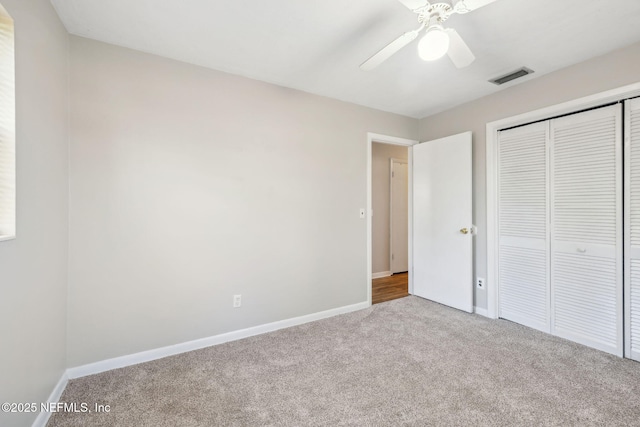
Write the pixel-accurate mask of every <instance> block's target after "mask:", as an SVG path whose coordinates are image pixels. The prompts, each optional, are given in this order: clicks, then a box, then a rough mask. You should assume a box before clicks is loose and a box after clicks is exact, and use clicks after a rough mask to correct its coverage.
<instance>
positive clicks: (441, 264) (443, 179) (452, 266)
mask: <svg viewBox="0 0 640 427" xmlns="http://www.w3.org/2000/svg"><path fill="white" fill-rule="evenodd" d="M471 147H472V145H471V132H465V133H462V134H458V135H454V136H450V137H447V138H441V139H437V140H434V141H428V142H424V143H421V144H418V145H415V146H414V147H413V179H412V182H413V273H414V275H413V294H414V295H417V296H420V297H423V298H426V299H429V300H432V301H435V302H438V303H441V304H444V305H448V306H450V307H453V308H457V309H459V310H463V311H466V312H469V313H471V312H473V269H472V262H473V252H472V251H473V249H472V244H473V235H472V233H471V230H472V229H473V225H472V157H471ZM464 231H466V234H463V232H464Z"/></svg>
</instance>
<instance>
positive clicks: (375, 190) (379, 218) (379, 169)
mask: <svg viewBox="0 0 640 427" xmlns="http://www.w3.org/2000/svg"><path fill="white" fill-rule="evenodd" d="M408 157H409V149H408V148H407V147H402V146H400V145H391V144H380V143H375V142H374V143H373V147H372V151H371V195H372V201H371V203H372V207H373V221H372V270H373V271H372V273H380V272H384V271H389V269H390V268H391V266H390V265H389V250H390V248H389V204H390V202H389V192H390V190H389V185H390V182H389V170H390V164H389V163H390V162H389V159H391V158H394V159H401V160H407V158H408ZM407 208H408V206H407Z"/></svg>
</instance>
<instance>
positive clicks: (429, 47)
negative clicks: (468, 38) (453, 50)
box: [418, 26, 449, 61]
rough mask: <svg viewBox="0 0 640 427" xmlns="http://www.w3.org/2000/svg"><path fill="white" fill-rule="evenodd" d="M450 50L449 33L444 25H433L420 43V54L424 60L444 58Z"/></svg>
mask: <svg viewBox="0 0 640 427" xmlns="http://www.w3.org/2000/svg"><path fill="white" fill-rule="evenodd" d="M448 50H449V34H447V33H446V32H445V31H444V30H443V29H442V27H440V26H437V27H431V28H429V29H428V30H427V34H425V35H424V37H423V38H422V39H421V40H420V43H418V55H420V58H422V59H423V60H424V61H435V60H436V59H440V58H442V57H443V56H444V55H445V54H446V53H447V51H448Z"/></svg>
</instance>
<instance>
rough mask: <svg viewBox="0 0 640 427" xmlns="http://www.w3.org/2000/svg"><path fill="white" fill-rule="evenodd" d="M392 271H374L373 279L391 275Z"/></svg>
mask: <svg viewBox="0 0 640 427" xmlns="http://www.w3.org/2000/svg"><path fill="white" fill-rule="evenodd" d="M391 274H392V273H391V272H390V271H380V272H379V273H373V274H372V275H371V278H372V279H380V278H381V277H389V276H391Z"/></svg>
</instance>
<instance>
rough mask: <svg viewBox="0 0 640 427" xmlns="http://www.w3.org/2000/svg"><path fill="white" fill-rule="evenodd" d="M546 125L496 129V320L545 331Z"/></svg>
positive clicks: (546, 315)
mask: <svg viewBox="0 0 640 427" xmlns="http://www.w3.org/2000/svg"><path fill="white" fill-rule="evenodd" d="M548 128H549V125H548V123H546V122H545V123H534V124H531V125H527V126H523V127H519V128H516V129H510V130H506V131H500V132H499V134H498V150H499V151H498V153H499V159H498V168H499V182H498V187H499V188H498V194H499V224H500V226H499V245H500V247H499V270H498V274H499V291H498V292H499V307H500V313H499V315H500V317H501V318H503V319H507V320H511V321H514V322H517V323H521V324H523V325H526V326H529V327H532V328H535V329H539V330H542V331H545V332H549V331H550V323H549V301H550V297H549V270H548V265H549V251H548V230H547V223H548V212H549V210H548V202H547V193H548V188H547V187H548V186H547V183H548V176H547V174H548V172H547V170H548V168H547V158H548V154H547V139H548Z"/></svg>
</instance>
